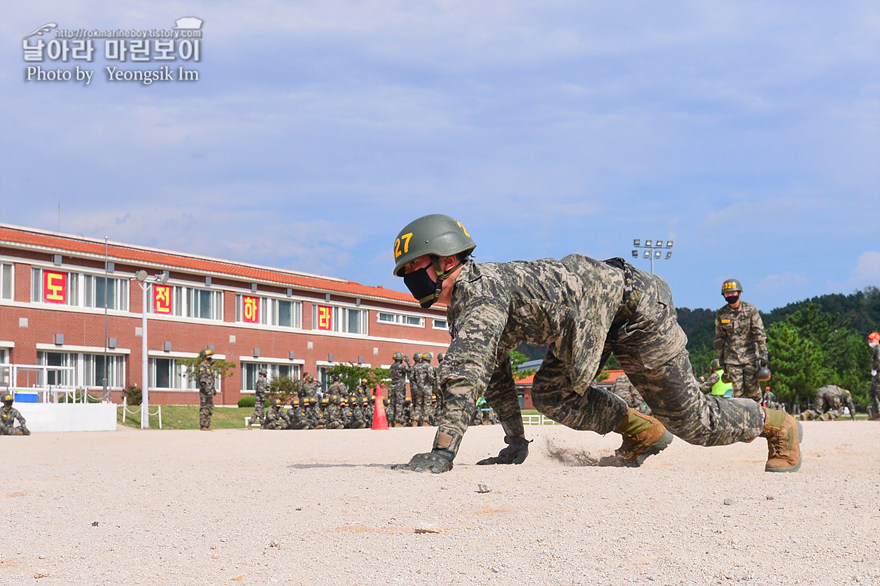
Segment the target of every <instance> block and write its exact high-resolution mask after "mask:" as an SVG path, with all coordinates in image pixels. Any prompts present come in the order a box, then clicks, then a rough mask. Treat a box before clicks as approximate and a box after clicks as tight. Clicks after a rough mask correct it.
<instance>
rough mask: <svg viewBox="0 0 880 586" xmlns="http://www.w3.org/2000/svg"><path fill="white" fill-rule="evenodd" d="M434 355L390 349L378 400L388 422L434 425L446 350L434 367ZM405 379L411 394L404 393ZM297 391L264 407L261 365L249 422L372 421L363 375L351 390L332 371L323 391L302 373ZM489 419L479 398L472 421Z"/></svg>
mask: <svg viewBox="0 0 880 586" xmlns="http://www.w3.org/2000/svg"><path fill="white" fill-rule="evenodd" d="M432 358H433V356H432V354H431V353H430V352H417V353H415V354H414V355H413V360H412V362H411V361H410V359H409V356H405V355H404V354H403V353H401V352H395V353H394V355H393V359H394V364H392V366H391V369H390V376H391V385H390V388H389V393H388V394H389V396H388V397H385V398H383V399H382V405H383V407H384V409H385V412H386V417H387V421H388V426H389V427H421V426H425V425H427V426H435V425H437V415H438V413H439V411H440V406H441V401H440V399H439V397H440V396H441V395H440V393H439V388H438V387H439V384H438V383H439V376H438V370H439V368H440V363H442V362H443V359H444V358H445V354H443V353H440V354H439V355H438V356H437V361H438V364H437V365H436V366H432V365H431V360H432ZM404 362H405V363H406V364H404ZM407 380H408V381H409V385H410V396H407V395H406V382H407ZM298 391H299V394H298V395H296V396H294V397H293V399H292V400H291V401H290V407H289V408H287V407H286V406H285V404H284V401H283V400H282V399H274V400H272V402H271V404H270V407H269V409H268V410H265V409H264V404H265V400H266V394H267V392H268V382H267V381H266V371H265V369H260V371H259V376H258V378H257V383H256V392H255V393H254V415H253V417H251V420H250V422H249V424H248V425H249V426H251V425H261V427H262V428H263V429H362V428H370V427H372V425H373V415H374V410H375V401H376V396H375V394H374V393H373V392H372V389H370V388H369V386H368V381H367V379H361V380H360V384H359V385H358V387H357V388H356V389H355V390H354V391H353V392H350V391H349V389H348V387H347V386H346V385H345V383H343V382H342V381H341V380H340V379H339V376H338V375H333V377H332V382H331V383H330V385H329V386H328V388H327V392H326V393H322V392H321V384H320V383H319V382H317V381H316V380H315V377H313V376H311V375H310V374H308V373H305V374H304V375H303V378H302V380H301V381H300V385H299V388H298ZM493 423H498V418H497V416H496V415H495V413H494V412H493V411H492V409H491V408H490V407H489V406H488V405H487V404H485V401H483V404H482V405H479V408H478V409H477V411H476V412H475V413H474V418H473V420H472V421H471V425H488V424H493Z"/></svg>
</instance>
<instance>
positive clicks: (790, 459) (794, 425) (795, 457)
mask: <svg viewBox="0 0 880 586" xmlns="http://www.w3.org/2000/svg"><path fill="white" fill-rule="evenodd" d="M761 437H765V438H767V449H768V453H767V464H766V465H765V466H764V470H765V471H766V472H797V471H798V469H799V468H800V467H801V445H800V442H801V439H802V438H803V437H804V431H803V429H802V428H801V424H800V422H799V421H797V420H795V418H794V417H792V416H791V415H789V414H788V413H786V412H785V411H779V410H777V409H767V408H766V407H765V408H764V429H763V431H761Z"/></svg>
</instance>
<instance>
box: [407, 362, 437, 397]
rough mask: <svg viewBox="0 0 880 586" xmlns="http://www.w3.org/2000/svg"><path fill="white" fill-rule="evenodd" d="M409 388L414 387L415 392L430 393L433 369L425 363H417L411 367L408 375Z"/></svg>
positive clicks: (432, 385) (432, 382)
mask: <svg viewBox="0 0 880 586" xmlns="http://www.w3.org/2000/svg"><path fill="white" fill-rule="evenodd" d="M410 387H415V388H416V390H417V391H427V392H431V390H432V389H433V388H434V368H433V367H432V366H431V365H430V364H428V363H427V362H419V363H418V364H416V365H415V366H413V367H412V369H411V373H410ZM410 390H412V389H410Z"/></svg>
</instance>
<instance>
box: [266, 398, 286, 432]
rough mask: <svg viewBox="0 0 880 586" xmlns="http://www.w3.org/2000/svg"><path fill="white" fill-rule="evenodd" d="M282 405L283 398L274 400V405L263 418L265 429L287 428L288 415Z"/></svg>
mask: <svg viewBox="0 0 880 586" xmlns="http://www.w3.org/2000/svg"><path fill="white" fill-rule="evenodd" d="M281 407H282V403H281V399H275V400H273V401H272V406H271V407H270V408H269V410H268V411H267V412H266V413H265V415H264V418H263V429H287V423H288V422H287V417H286V415H285V413H284V410H283V409H282V408H281Z"/></svg>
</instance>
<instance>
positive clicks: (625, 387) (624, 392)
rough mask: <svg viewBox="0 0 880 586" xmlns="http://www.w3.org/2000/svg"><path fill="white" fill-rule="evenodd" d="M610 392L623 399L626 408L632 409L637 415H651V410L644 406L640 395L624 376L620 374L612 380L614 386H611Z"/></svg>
mask: <svg viewBox="0 0 880 586" xmlns="http://www.w3.org/2000/svg"><path fill="white" fill-rule="evenodd" d="M611 392H612V393H614V394H615V395H617V396H618V397H620V398H621V399H623V402H624V403H626V404H627V406H628V407H632V408H633V409H635V410H636V411H638V412H639V413H644V414H645V415H650V414H651V408H650V407H648V406H647V405H646V404H645V402H644V399H642V395H640V394H639V392H638V391H637V390H636V388H635V387H634V386H633V384H632V383H631V382H629V377H628V376H626V374H621V375H620V376H618V377H617V378H616V379H614V384H612V385H611Z"/></svg>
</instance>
